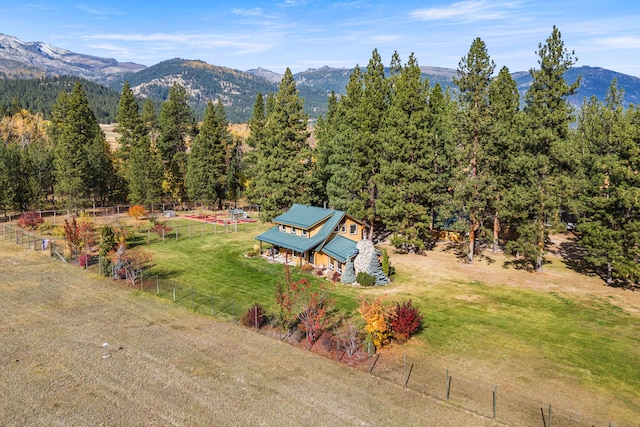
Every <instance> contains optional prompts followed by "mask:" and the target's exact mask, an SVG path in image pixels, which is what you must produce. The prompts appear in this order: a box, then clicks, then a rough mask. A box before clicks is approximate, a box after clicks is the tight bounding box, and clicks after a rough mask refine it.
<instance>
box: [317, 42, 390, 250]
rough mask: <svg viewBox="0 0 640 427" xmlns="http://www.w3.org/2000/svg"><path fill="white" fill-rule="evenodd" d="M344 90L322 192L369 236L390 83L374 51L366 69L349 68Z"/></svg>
mask: <svg viewBox="0 0 640 427" xmlns="http://www.w3.org/2000/svg"><path fill="white" fill-rule="evenodd" d="M346 92H347V93H346V95H345V96H343V97H342V98H341V99H340V101H339V102H338V105H337V109H336V111H337V114H335V115H334V116H335V117H336V120H335V122H336V123H335V125H336V126H337V127H336V134H335V135H333V136H332V137H331V139H332V142H331V144H333V147H332V148H331V150H332V154H331V157H330V163H331V167H330V168H329V169H330V173H331V178H330V179H329V181H328V182H327V195H328V196H329V203H330V205H331V206H333V207H336V208H338V209H345V210H347V211H348V212H349V213H350V214H351V215H353V216H355V217H357V218H360V219H361V220H362V221H363V223H364V226H365V228H366V230H367V233H366V236H365V237H366V238H368V239H369V240H372V239H373V233H374V231H375V228H376V227H375V226H376V221H377V218H378V212H377V207H376V201H377V199H378V191H379V189H378V182H379V180H380V153H381V152H382V151H383V146H384V136H383V134H384V132H383V131H384V122H385V115H386V112H387V109H388V104H389V85H388V82H387V79H386V77H385V72H384V65H383V64H382V61H381V58H380V55H379V54H378V51H377V50H374V51H373V54H372V57H371V59H370V60H369V63H368V65H367V69H366V71H365V72H364V74H363V73H361V70H360V68H359V67H356V68H355V69H354V71H353V72H352V74H351V76H350V78H349V83H348V85H347V90H346Z"/></svg>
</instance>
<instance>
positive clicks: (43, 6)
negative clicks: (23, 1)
mask: <svg viewBox="0 0 640 427" xmlns="http://www.w3.org/2000/svg"><path fill="white" fill-rule="evenodd" d="M26 6H27V7H28V8H29V9H37V10H44V11H48V10H55V9H56V8H55V7H53V6H50V5H47V4H39V3H29V4H27V5H26Z"/></svg>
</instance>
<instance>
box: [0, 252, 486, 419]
mask: <svg viewBox="0 0 640 427" xmlns="http://www.w3.org/2000/svg"><path fill="white" fill-rule="evenodd" d="M0 254H1V256H0V277H1V278H2V279H1V280H0V294H1V295H2V298H1V299H0V312H1V313H2V322H1V323H0V342H1V343H2V345H1V346H0V420H2V422H3V424H7V425H92V426H93V425H162V426H168V425H345V426H348V425H353V426H356V425H358V426H362V425H492V422H491V421H490V420H488V419H487V418H484V417H480V416H478V415H477V414H474V413H471V412H467V411H464V410H461V409H459V408H457V407H456V406H453V405H447V404H443V403H442V402H441V401H440V400H438V399H434V398H431V397H429V396H425V395H423V394H420V393H417V392H415V391H412V390H407V389H403V388H402V387H399V386H398V385H396V384H393V383H391V382H385V381H380V379H378V378H375V377H373V376H370V375H368V374H365V373H363V372H360V371H358V370H357V369H353V368H348V367H344V366H342V365H340V364H339V363H337V362H335V361H332V360H329V359H326V358H324V357H321V356H318V355H316V354H313V353H312V352H308V351H304V350H300V349H298V348H296V347H294V346H291V345H289V344H286V343H283V342H280V341H279V340H276V339H272V338H270V337H267V336H263V335H261V334H258V333H256V332H254V331H251V330H249V329H246V328H243V327H240V326H237V325H234V324H229V323H224V322H220V321H217V320H215V319H213V318H210V317H206V316H201V315H197V314H194V313H192V312H190V311H188V310H187V309H184V308H182V307H180V306H178V305H175V304H173V303H171V302H168V301H166V300H162V299H158V298H155V297H151V296H148V295H144V294H141V293H139V292H138V291H135V290H133V289H131V288H129V287H128V286H127V285H125V284H122V283H119V282H114V281H112V280H109V279H101V278H97V277H94V276H91V275H90V274H89V273H87V272H84V271H82V270H80V269H78V268H76V267H73V266H70V265H66V264H63V263H60V262H58V261H55V260H53V259H50V258H47V257H46V256H44V255H43V254H42V253H40V252H33V251H26V250H24V249H22V248H20V247H18V246H15V245H11V244H10V243H8V242H6V241H2V240H0ZM103 343H107V345H106V346H103ZM104 356H107V357H104Z"/></svg>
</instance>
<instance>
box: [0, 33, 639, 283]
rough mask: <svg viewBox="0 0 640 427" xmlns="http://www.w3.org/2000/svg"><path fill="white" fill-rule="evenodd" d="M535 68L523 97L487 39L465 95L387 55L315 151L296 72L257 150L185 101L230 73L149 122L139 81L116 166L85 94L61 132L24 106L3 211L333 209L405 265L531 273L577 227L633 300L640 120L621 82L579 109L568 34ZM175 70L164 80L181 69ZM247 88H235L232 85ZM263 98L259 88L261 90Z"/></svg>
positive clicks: (6, 156)
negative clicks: (443, 240)
mask: <svg viewBox="0 0 640 427" xmlns="http://www.w3.org/2000/svg"><path fill="white" fill-rule="evenodd" d="M537 54H538V56H539V63H540V64H541V67H540V69H538V70H532V72H531V75H530V81H529V82H528V83H527V85H526V86H527V87H526V91H525V92H524V95H522V87H519V84H518V82H517V81H516V80H515V79H514V77H513V75H512V74H511V73H510V71H509V70H508V69H507V68H506V67H502V68H498V66H497V65H496V64H495V63H494V61H493V60H492V59H491V57H490V55H489V52H488V51H487V48H486V45H485V44H484V42H483V41H482V40H481V39H479V38H478V39H476V40H474V41H473V43H472V45H471V48H470V49H469V52H468V53H467V54H466V55H465V56H463V57H462V59H461V61H460V65H459V69H458V70H457V72H456V77H455V78H454V80H453V83H454V84H455V86H456V88H457V90H456V91H449V90H447V88H446V87H443V85H442V84H440V83H438V82H436V83H435V84H432V82H430V81H425V79H424V75H423V70H422V69H421V68H420V66H419V65H418V60H417V58H415V57H414V56H411V57H409V58H408V59H407V60H406V62H403V60H402V59H401V58H400V57H399V56H398V55H397V54H395V55H394V56H393V57H392V58H391V61H390V64H389V66H388V67H385V65H384V64H383V59H382V58H381V57H380V55H379V54H378V52H377V51H374V52H373V55H372V58H371V59H370V61H369V63H368V64H367V66H366V67H364V68H360V67H356V68H354V70H353V71H352V72H351V73H350V74H349V81H348V83H347V84H346V87H345V89H344V91H343V95H341V96H332V97H330V98H329V99H328V103H327V113H326V114H325V115H324V116H322V117H320V118H319V119H318V121H317V124H316V126H315V129H314V134H313V136H314V138H313V140H312V138H310V131H309V113H308V111H307V110H306V109H305V108H304V103H303V100H302V96H301V91H300V90H299V89H298V85H297V82H296V79H295V76H294V75H293V74H292V73H291V71H290V70H289V69H287V71H286V72H285V74H284V76H283V77H282V80H281V82H280V84H279V86H278V88H277V90H276V91H275V92H274V93H267V94H265V95H264V96H263V95H262V94H261V92H260V91H259V92H258V95H257V96H256V97H255V101H254V102H253V106H252V108H250V109H251V115H250V116H251V118H250V120H249V128H250V135H249V137H248V138H247V139H246V140H245V141H242V140H240V139H239V137H237V136H234V135H233V134H232V133H231V132H230V131H229V127H228V122H229V119H228V116H227V113H226V109H225V107H224V100H222V99H218V101H217V102H215V103H214V102H211V101H210V102H208V103H207V107H206V109H205V112H204V117H203V120H202V121H201V122H200V124H198V121H197V120H196V113H195V111H194V109H193V108H192V106H191V103H190V102H191V99H192V94H193V93H196V94H197V90H196V88H195V87H194V86H188V87H185V86H184V85H183V84H190V82H193V81H194V80H192V79H191V77H193V76H196V75H200V73H201V72H202V73H204V75H205V76H206V78H210V79H212V82H217V84H220V83H221V82H220V81H218V80H216V78H217V77H216V76H218V75H219V74H217V73H218V70H212V69H211V68H210V67H208V66H207V65H206V64H204V63H192V64H189V65H188V67H187V68H188V69H189V70H190V71H189V72H182V73H178V74H175V75H173V78H174V80H173V82H172V84H171V86H170V88H169V90H168V93H167V97H166V100H165V101H163V102H162V103H161V104H160V107H159V111H158V109H157V108H156V105H155V104H154V103H153V102H151V101H147V102H145V104H144V106H143V108H142V109H141V108H140V107H139V104H138V101H137V100H136V98H135V97H134V93H135V91H136V90H139V89H140V88H141V85H138V86H134V84H135V83H136V81H135V80H133V83H132V85H131V86H130V85H129V84H128V83H127V84H125V85H124V86H123V87H122V90H121V95H120V101H119V104H118V112H117V117H116V121H117V123H118V124H117V128H116V131H117V132H118V134H119V136H120V139H119V149H118V151H117V152H116V153H111V152H110V151H109V147H108V145H107V144H106V141H105V136H104V134H103V133H102V132H101V131H100V128H99V127H98V124H97V122H98V119H97V117H96V115H95V114H94V113H93V112H92V109H91V108H90V105H89V104H90V101H89V97H88V96H87V93H86V90H85V89H84V86H83V85H80V84H79V83H76V84H75V85H74V87H73V90H72V91H71V92H69V93H67V92H66V91H65V92H61V93H62V95H60V96H58V97H57V98H56V101H55V103H54V106H53V108H52V110H51V124H50V125H49V126H46V127H45V126H44V125H43V123H42V117H41V116H39V115H33V114H32V113H30V112H29V111H26V110H23V111H18V109H17V106H15V107H16V108H13V110H15V111H9V114H6V115H5V117H3V118H2V121H1V122H0V135H1V136H2V144H0V209H4V210H6V209H11V210H22V211H24V210H26V209H29V208H42V207H44V206H49V205H50V204H51V203H52V202H55V205H56V206H62V207H65V206H66V207H83V206H88V205H91V204H93V203H94V202H95V203H121V202H129V203H132V204H147V205H148V204H152V203H156V204H157V203H159V202H161V201H173V202H177V203H198V204H201V205H208V206H216V207H220V206H221V205H222V204H223V202H224V201H229V200H236V199H237V198H238V197H245V198H246V199H247V200H248V201H249V202H250V203H253V204H258V205H260V206H261V207H262V209H261V214H262V218H263V219H264V220H270V219H271V218H273V217H274V216H276V215H278V214H279V213H282V212H284V211H285V210H287V209H288V207H289V206H291V204H293V203H306V204H312V205H316V206H322V205H324V204H327V205H328V206H332V207H334V208H336V209H340V210H344V211H347V212H348V213H349V214H351V215H352V216H354V217H356V218H359V219H361V220H362V221H363V223H364V225H365V227H366V228H367V234H366V235H367V237H368V238H370V239H372V238H374V236H376V235H377V233H379V232H380V231H381V230H383V231H384V232H385V236H386V235H389V236H390V242H391V244H392V245H393V246H395V248H396V250H398V251H401V252H418V253H420V252H425V251H428V250H429V249H430V248H431V247H433V245H434V244H435V242H436V241H437V240H438V239H439V238H440V237H441V236H442V233H449V232H450V233H455V234H456V235H457V236H459V238H460V239H462V242H461V243H460V245H459V247H458V248H457V250H458V251H459V253H460V255H461V258H464V259H465V260H466V261H467V262H470V263H472V262H474V261H475V258H476V257H477V256H479V255H481V254H482V253H483V250H484V249H488V248H490V249H492V250H493V251H494V252H496V253H497V252H499V251H504V252H506V253H508V254H510V255H512V256H513V257H514V265H515V266H517V267H518V268H525V269H530V270H534V271H541V270H542V269H543V268H544V265H545V255H546V248H547V246H546V245H547V242H548V235H549V232H550V231H551V230H559V229H566V228H567V227H570V228H571V229H575V230H576V231H577V233H578V236H579V237H580V242H581V244H582V246H583V249H584V250H585V256H584V260H585V261H586V262H587V264H588V266H586V267H583V268H584V269H585V271H586V270H589V271H593V272H596V273H598V274H600V275H602V277H603V278H605V279H606V281H607V283H609V284H612V285H621V286H627V285H637V284H638V282H639V281H640V232H639V231H638V230H640V167H639V165H640V149H639V148H638V147H639V146H640V109H639V108H638V107H635V106H633V105H631V106H627V105H626V104H625V102H624V99H625V94H624V90H623V89H622V88H621V87H620V86H619V82H618V81H617V80H615V79H614V80H613V81H611V82H609V84H608V88H607V90H606V95H605V97H604V99H597V98H595V97H591V98H589V99H588V100H587V101H586V102H581V103H580V106H579V108H576V107H575V106H574V105H572V103H571V102H570V100H571V99H572V97H574V96H576V94H578V91H579V88H580V86H581V85H582V84H583V83H585V84H592V82H589V81H586V82H585V81H584V80H586V79H581V78H579V77H575V78H573V79H571V80H567V78H568V76H571V75H575V74H572V73H573V72H574V71H573V66H574V64H575V61H576V59H575V57H574V56H573V52H569V51H568V50H567V49H566V48H565V47H564V42H563V41H562V38H561V36H560V32H559V31H558V30H557V28H554V29H553V32H552V34H551V36H550V37H549V38H548V39H547V40H546V42H545V43H544V44H541V46H540V48H539V49H538V52H537ZM164 66H166V67H169V69H168V70H164V71H162V72H161V73H160V74H162V75H165V76H166V75H167V72H168V71H171V70H172V69H173V68H172V67H177V68H176V70H179V69H181V70H184V64H181V63H178V62H175V63H174V62H172V63H167V64H163V67H164ZM145 71H146V70H145ZM152 71H153V70H152ZM152 71H151V72H152ZM225 73H226V71H225ZM43 81H48V80H43ZM243 81H244V80H243V77H242V76H241V73H238V80H237V81H236V83H234V85H240V84H242V82H243ZM261 81H263V80H261ZM254 83H255V86H251V87H252V88H253V89H252V90H256V89H258V88H260V87H262V86H260V84H259V83H258V80H257V79H256V80H255V82H254ZM306 84H307V85H308V86H313V84H311V80H307V81H306ZM234 85H231V86H232V87H235V86H234ZM223 86H224V85H221V86H220V87H223ZM265 87H267V86H265ZM33 90H35V89H33ZM321 90H326V88H321ZM247 93H248V92H244V96H246V95H247ZM11 109H12V108H11V107H10V110H11Z"/></svg>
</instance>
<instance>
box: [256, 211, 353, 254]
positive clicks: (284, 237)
mask: <svg viewBox="0 0 640 427" xmlns="http://www.w3.org/2000/svg"><path fill="white" fill-rule="evenodd" d="M310 207H311V208H312V209H309V210H307V209H306V208H310ZM294 208H295V209H294ZM291 210H295V212H294V214H293V215H291V216H290V218H292V219H293V221H295V222H282V221H281V220H280V219H279V218H282V217H285V216H286V215H287V214H288V213H289V212H291ZM291 210H290V211H289V212H287V213H284V214H282V215H280V216H278V217H276V218H274V222H277V223H280V224H287V225H292V226H294V227H298V228H303V229H308V228H310V227H311V226H308V227H306V226H303V224H309V223H312V225H316V224H318V223H319V222H321V221H323V220H324V223H323V224H322V226H321V227H320V230H318V232H317V233H316V234H315V235H314V236H313V237H311V238H308V237H303V236H298V235H295V234H291V233H288V232H285V231H280V230H279V229H278V226H275V227H273V228H270V229H269V230H267V231H265V232H264V233H262V234H260V235H259V236H257V237H256V240H260V241H263V242H267V243H271V244H272V245H277V246H280V247H283V248H288V249H291V250H294V251H298V252H305V251H308V250H309V249H314V248H315V250H316V251H319V250H320V249H321V248H322V246H323V245H324V244H325V242H327V239H329V238H330V237H331V233H333V230H335V228H336V227H337V226H338V224H340V222H341V221H342V218H343V217H344V216H345V213H344V212H343V211H336V210H333V209H323V208H315V207H313V206H305V205H297V204H296V205H293V206H292V207H291ZM305 212H306V213H309V214H310V215H315V217H314V218H313V219H311V220H305V219H304V218H300V217H298V216H299V215H301V214H303V213H305ZM327 213H328V215H327ZM318 218H322V219H320V220H318ZM286 219H287V217H285V220H286Z"/></svg>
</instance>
